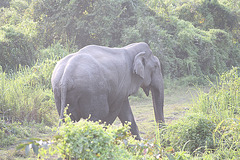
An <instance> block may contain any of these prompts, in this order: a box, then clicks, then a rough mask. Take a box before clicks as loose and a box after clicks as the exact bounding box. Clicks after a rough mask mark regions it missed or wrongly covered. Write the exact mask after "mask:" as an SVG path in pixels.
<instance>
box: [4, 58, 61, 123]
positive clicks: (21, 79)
mask: <svg viewBox="0 0 240 160" xmlns="http://www.w3.org/2000/svg"><path fill="white" fill-rule="evenodd" d="M55 64H56V61H54V60H45V61H43V62H42V63H40V64H36V65H35V66H34V67H32V68H27V67H26V68H22V67H20V70H19V71H18V72H17V73H16V74H14V75H12V76H8V75H6V73H4V72H0V82H1V85H0V90H1V93H2V94H1V95H0V104H1V105H0V111H1V112H2V113H4V119H5V120H8V121H11V122H14V121H20V122H23V121H25V120H26V121H33V120H34V121H35V122H42V121H44V122H45V123H46V124H48V125H52V124H54V123H55V122H56V118H57V117H58V116H57V114H56V111H55V104H54V98H53V93H52V91H51V81H50V79H51V74H52V70H53V68H54V66H55ZM53 115H56V116H53Z"/></svg>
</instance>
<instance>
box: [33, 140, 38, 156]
mask: <svg viewBox="0 0 240 160" xmlns="http://www.w3.org/2000/svg"><path fill="white" fill-rule="evenodd" d="M32 148H33V152H34V153H35V155H38V149H39V148H38V146H37V145H35V144H34V143H33V144H32Z"/></svg>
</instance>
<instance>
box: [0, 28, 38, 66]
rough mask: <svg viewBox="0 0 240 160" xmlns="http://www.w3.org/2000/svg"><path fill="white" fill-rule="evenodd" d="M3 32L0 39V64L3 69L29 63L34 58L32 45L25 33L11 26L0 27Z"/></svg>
mask: <svg viewBox="0 0 240 160" xmlns="http://www.w3.org/2000/svg"><path fill="white" fill-rule="evenodd" d="M0 29H1V30H2V33H3V34H4V38H3V40H0V50H1V55H0V65H1V66H2V69H3V70H4V71H9V70H15V69H16V68H17V67H18V66H19V64H21V65H23V66H25V65H30V64H31V63H32V62H33V60H34V59H35V55H34V46H33V44H32V43H31V42H30V41H29V39H28V37H26V35H24V34H22V33H20V32H18V31H16V30H15V29H14V28H13V27H11V26H10V27H2V28H0Z"/></svg>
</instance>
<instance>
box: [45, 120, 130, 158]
mask: <svg viewBox="0 0 240 160" xmlns="http://www.w3.org/2000/svg"><path fill="white" fill-rule="evenodd" d="M65 116H66V118H65V123H64V124H63V125H62V126H61V127H60V128H59V135H57V136H55V139H56V142H55V144H54V145H55V147H52V148H50V149H49V150H48V151H46V150H45V151H44V149H43V150H42V151H40V156H45V157H47V156H50V155H51V154H55V155H58V156H60V157H62V158H67V159H133V155H132V154H131V153H129V152H128V151H127V150H126V147H125V144H124V143H123V141H122V140H123V139H126V138H127V137H129V136H130V133H129V129H128V126H125V127H121V128H118V129H113V128H112V127H110V126H108V127H107V126H104V125H101V124H99V122H91V121H87V120H80V121H79V122H76V123H74V122H71V120H70V117H69V116H68V115H65Z"/></svg>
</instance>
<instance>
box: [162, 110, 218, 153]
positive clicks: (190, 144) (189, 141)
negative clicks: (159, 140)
mask: <svg viewBox="0 0 240 160" xmlns="http://www.w3.org/2000/svg"><path fill="white" fill-rule="evenodd" d="M215 127H216V125H215V124H214V123H213V122H211V121H210V120H208V119H207V118H206V117H205V116H204V115H201V114H193V115H189V116H187V117H186V118H184V119H182V120H179V121H177V122H176V123H175V124H173V125H170V126H168V127H167V128H166V131H165V134H164V136H163V139H164V141H163V144H164V145H166V146H167V145H169V144H170V146H172V147H173V148H174V149H175V151H188V152H189V153H194V152H196V153H198V152H199V151H200V152H203V151H205V150H206V149H214V148H215V147H216V146H215V144H214V139H213V136H212V133H213V130H214V129H215Z"/></svg>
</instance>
